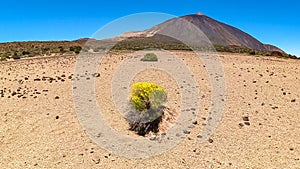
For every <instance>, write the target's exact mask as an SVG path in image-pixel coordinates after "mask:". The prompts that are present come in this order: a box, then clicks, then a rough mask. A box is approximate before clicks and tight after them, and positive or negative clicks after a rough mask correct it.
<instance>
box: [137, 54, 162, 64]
mask: <svg viewBox="0 0 300 169" xmlns="http://www.w3.org/2000/svg"><path fill="white" fill-rule="evenodd" d="M141 61H152V62H154V61H158V59H157V56H156V55H155V54H154V53H147V54H145V55H144V57H143V58H142V59H141Z"/></svg>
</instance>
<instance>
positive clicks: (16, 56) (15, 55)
mask: <svg viewBox="0 0 300 169" xmlns="http://www.w3.org/2000/svg"><path fill="white" fill-rule="evenodd" d="M12 58H13V59H21V57H20V56H19V55H18V54H17V53H14V55H13V56H12Z"/></svg>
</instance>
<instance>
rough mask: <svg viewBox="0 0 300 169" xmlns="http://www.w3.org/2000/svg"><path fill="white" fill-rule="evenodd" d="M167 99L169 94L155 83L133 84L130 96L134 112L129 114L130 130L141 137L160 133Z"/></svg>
mask: <svg viewBox="0 0 300 169" xmlns="http://www.w3.org/2000/svg"><path fill="white" fill-rule="evenodd" d="M166 99H167V93H166V92H165V91H164V89H163V88H162V87H161V86H158V85H156V84H155V83H149V82H137V83H135V84H133V86H132V92H131V95H130V103H131V105H132V107H133V110H132V111H131V112H130V113H129V114H128V119H129V124H130V129H131V130H133V131H136V132H137V133H138V134H139V135H146V134H148V133H149V132H151V131H152V132H158V125H159V123H160V122H161V119H162V114H163V109H164V106H163V104H164V103H165V102H166Z"/></svg>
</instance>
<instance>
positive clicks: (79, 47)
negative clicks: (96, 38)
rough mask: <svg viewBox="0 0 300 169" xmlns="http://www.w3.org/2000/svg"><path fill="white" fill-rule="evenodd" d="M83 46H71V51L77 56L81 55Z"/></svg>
mask: <svg viewBox="0 0 300 169" xmlns="http://www.w3.org/2000/svg"><path fill="white" fill-rule="evenodd" d="M81 49H82V48H81V46H71V47H70V51H73V52H75V53H76V54H79V53H80V51H81Z"/></svg>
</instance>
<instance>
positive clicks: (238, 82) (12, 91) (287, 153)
mask: <svg viewBox="0 0 300 169" xmlns="http://www.w3.org/2000/svg"><path fill="white" fill-rule="evenodd" d="M173 54H176V55H177V56H178V57H179V58H180V59H181V60H182V61H183V62H184V63H185V64H186V65H187V66H188V67H189V68H190V70H191V72H192V73H193V74H194V78H195V79H196V81H197V83H198V84H199V86H198V87H199V91H200V93H199V95H200V96H201V97H200V98H201V99H200V100H199V110H200V112H199V114H198V116H197V124H196V125H195V126H194V128H193V129H192V130H191V133H190V134H188V135H187V136H186V138H185V139H184V140H183V141H182V142H180V144H178V145H177V146H175V147H174V148H172V149H171V150H169V151H167V152H164V153H162V154H161V155H158V156H154V157H151V158H146V159H129V158H126V157H120V156H117V155H115V154H114V153H111V152H109V151H107V150H105V149H103V148H101V147H99V146H98V145H97V144H96V143H95V142H93V141H92V140H91V139H90V138H89V137H88V136H87V135H86V134H85V129H84V128H82V126H81V125H80V123H79V120H78V119H77V116H76V111H75V108H74V102H73V95H72V94H73V92H74V91H73V90H76V89H73V86H72V82H73V81H74V80H82V79H84V80H89V79H92V78H95V79H96V83H95V87H96V90H95V91H96V100H97V101H98V103H99V107H100V109H101V112H103V116H104V117H105V119H106V121H107V123H108V124H109V125H110V126H111V127H112V128H114V129H115V130H116V131H117V132H119V133H120V134H124V135H128V136H130V137H135V138H139V136H137V135H136V134H135V133H133V132H132V131H129V130H128V124H127V122H126V120H125V119H124V118H123V116H122V115H120V113H118V111H117V110H116V108H115V106H114V103H113V101H112V98H111V95H112V91H111V83H110V82H111V80H112V78H113V75H114V72H115V71H116V70H117V68H118V66H119V65H120V64H121V63H122V61H123V60H125V59H126V58H127V57H128V56H130V55H131V54H130V53H129V52H123V53H112V54H109V55H107V57H105V58H104V59H103V61H102V63H101V66H100V68H99V70H98V71H97V72H87V73H86V74H84V75H77V74H74V69H75V65H76V57H75V56H66V57H48V58H47V57H45V58H34V59H22V60H18V61H10V62H2V63H0V103H1V106H0V150H1V151H0V166H1V168H300V167H299V166H300V122H299V121H300V119H299V117H300V92H299V91H300V68H299V66H300V60H292V59H279V58H269V57H254V56H246V55H237V54H226V53H221V54H219V55H220V59H221V61H222V64H223V69H224V73H225V79H226V88H227V96H226V100H225V108H224V112H223V116H222V119H221V121H220V123H219V125H218V126H217V128H216V130H214V131H213V135H212V136H211V137H210V139H209V140H207V141H206V142H204V143H202V144H200V142H199V137H201V136H199V133H201V129H202V128H203V127H204V126H205V125H206V123H207V119H206V117H207V116H208V114H209V108H210V103H211V97H210V96H211V85H210V82H209V75H208V74H207V72H206V69H205V66H204V65H203V64H202V63H201V61H200V60H198V59H197V58H196V57H195V56H194V55H193V54H192V53H191V52H182V51H174V52H173ZM91 62H93V61H91ZM95 73H100V76H99V77H98V76H97V74H95ZM136 81H154V82H156V83H158V84H160V85H162V86H163V87H164V88H165V89H166V90H167V92H168V103H167V105H168V107H170V108H171V109H172V110H174V111H175V112H177V113H180V112H179V111H180V103H181V100H182V97H181V95H180V93H179V92H178V91H179V88H180V86H178V85H177V84H176V82H175V81H174V79H173V78H172V76H171V75H169V74H167V73H165V72H163V71H158V70H149V71H145V72H141V73H139V74H137V76H136V77H134V79H132V82H131V84H132V83H134V82H136ZM175 114H176V113H175ZM170 127H172V124H168V123H166V124H164V128H165V129H168V128H170Z"/></svg>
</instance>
